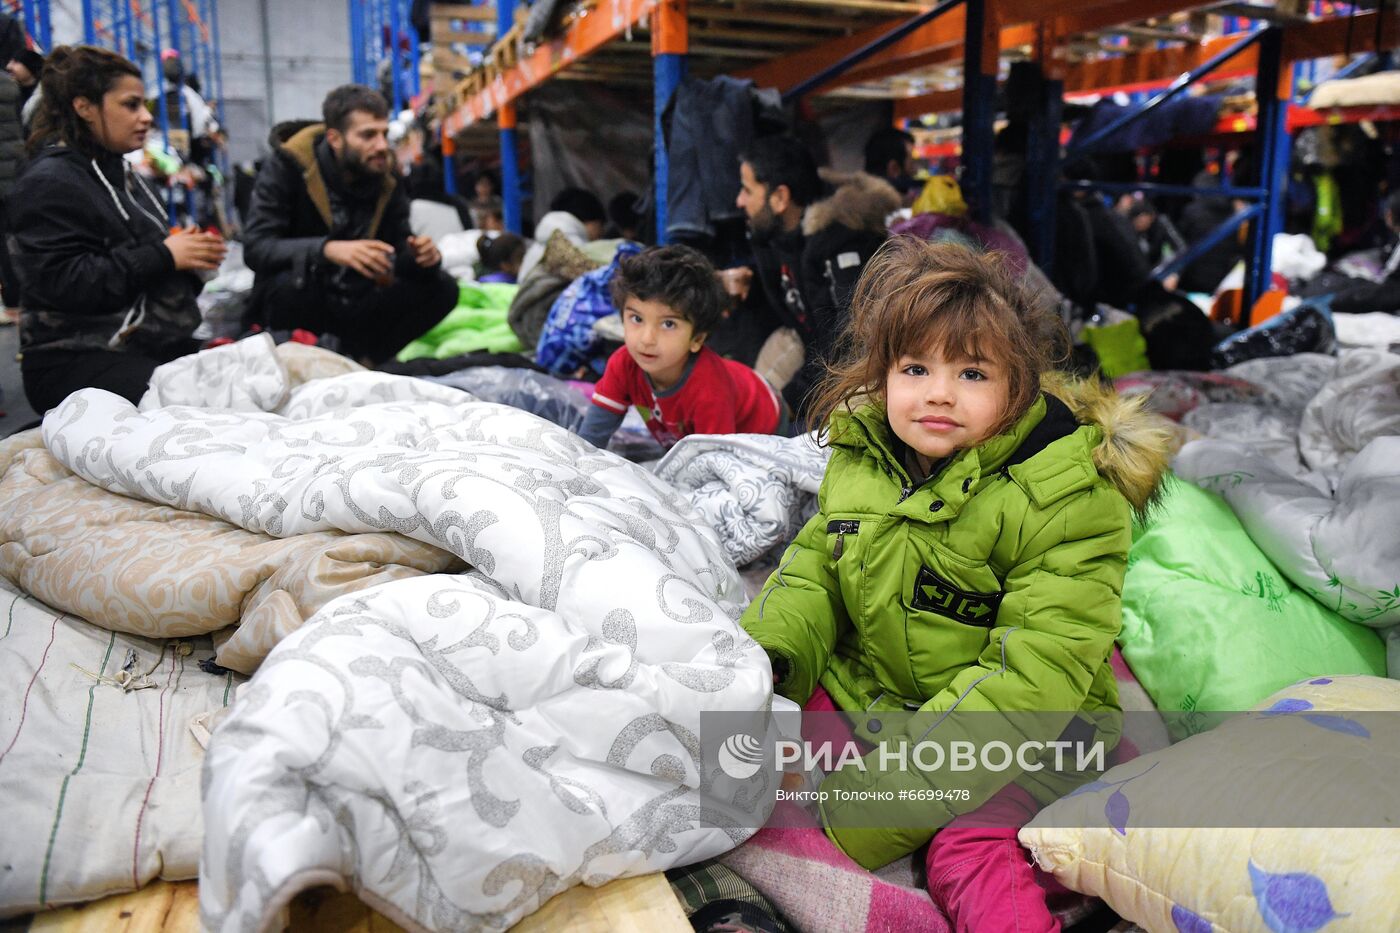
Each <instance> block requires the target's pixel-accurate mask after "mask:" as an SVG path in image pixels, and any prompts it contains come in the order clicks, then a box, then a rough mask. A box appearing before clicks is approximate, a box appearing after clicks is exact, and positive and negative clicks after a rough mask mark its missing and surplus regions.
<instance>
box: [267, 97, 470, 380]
mask: <svg viewBox="0 0 1400 933" xmlns="http://www.w3.org/2000/svg"><path fill="white" fill-rule="evenodd" d="M322 114H323V116H324V121H325V122H324V123H316V124H310V125H302V126H295V125H293V126H287V125H286V124H284V125H282V126H279V127H277V128H276V129H274V130H273V136H274V142H273V145H274V151H273V153H272V155H271V156H269V157H268V158H267V160H266V162H265V163H264V164H263V167H262V170H261V171H260V172H259V174H258V181H257V185H256V186H255V187H254V189H253V197H252V203H251V205H250V207H249V211H248V214H249V217H248V222H247V224H246V226H245V230H244V244H245V245H244V249H245V256H246V258H247V262H248V266H249V267H250V268H251V269H252V270H253V271H254V273H256V277H255V279H254V283H253V295H252V301H251V308H250V316H251V320H250V323H257V324H261V325H262V326H263V327H267V328H270V329H273V330H286V329H291V328H298V327H300V328H304V329H306V330H309V331H312V332H314V333H331V334H335V335H336V336H337V337H339V338H340V341H341V346H342V350H343V352H344V353H345V354H346V355H347V356H350V357H353V358H355V359H358V360H361V361H363V362H367V363H369V364H370V365H377V364H379V363H381V362H384V361H385V360H388V359H389V358H391V357H392V356H393V355H394V354H395V353H397V352H398V351H399V350H400V349H402V348H403V347H404V346H405V345H406V344H407V343H408V342H409V341H411V340H414V339H415V338H417V337H420V336H422V334H424V333H425V332H426V331H428V330H429V329H430V328H431V327H432V326H433V325H435V324H436V323H437V322H438V321H440V320H441V319H442V318H443V317H444V316H445V315H446V314H447V313H448V312H449V311H451V310H452V308H453V307H454V306H455V305H456V303H457V283H456V281H455V280H454V279H453V278H452V277H451V276H449V275H448V274H447V273H445V272H443V271H442V256H441V254H439V252H438V249H437V247H436V245H434V243H433V241H432V240H431V239H430V238H428V237H420V236H413V235H412V233H411V231H410V229H409V225H408V197H407V195H406V194H405V192H404V190H403V185H402V184H401V183H400V180H399V178H398V175H397V173H396V172H395V171H394V166H393V157H392V154H391V152H390V150H389V143H388V128H389V121H388V116H389V108H388V104H386V103H385V101H384V98H383V97H382V96H381V95H379V94H378V93H376V92H375V91H373V90H371V89H370V88H367V87H364V86H362V85H354V84H349V85H345V86H343V87H339V88H336V89H335V90H334V91H331V93H330V94H329V95H328V96H327V97H326V100H325V102H324V104H322Z"/></svg>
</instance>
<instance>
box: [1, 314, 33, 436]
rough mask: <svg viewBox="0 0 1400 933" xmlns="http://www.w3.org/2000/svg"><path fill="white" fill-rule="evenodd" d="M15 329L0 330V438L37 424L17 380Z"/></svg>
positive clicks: (16, 338) (17, 344)
mask: <svg viewBox="0 0 1400 933" xmlns="http://www.w3.org/2000/svg"><path fill="white" fill-rule="evenodd" d="M18 353H19V327H17V326H11V327H0V437H9V436H10V435H11V434H13V433H15V432H16V431H18V430H20V429H21V428H27V427H29V426H30V425H31V424H32V423H33V422H35V421H38V420H39V416H38V415H36V414H34V412H33V410H32V409H30V407H29V403H28V402H26V401H25V400H24V384H23V383H22V382H21V381H20V377H19V360H17V359H15V356H16V354H18Z"/></svg>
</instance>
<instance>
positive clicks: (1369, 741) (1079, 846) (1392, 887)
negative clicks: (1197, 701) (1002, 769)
mask: <svg viewBox="0 0 1400 933" xmlns="http://www.w3.org/2000/svg"><path fill="white" fill-rule="evenodd" d="M1259 709H1260V710H1262V711H1264V713H1263V714H1258V713H1255V714H1249V715H1240V716H1235V717H1233V718H1230V719H1227V720H1226V721H1225V722H1223V723H1222V724H1221V725H1220V726H1218V727H1217V728H1215V729H1213V730H1212V731H1210V732H1205V733H1202V734H1199V735H1195V736H1192V737H1191V738H1189V739H1187V740H1185V741H1183V742H1180V743H1178V744H1177V745H1174V746H1172V747H1170V748H1166V749H1162V750H1160V751H1157V752H1153V753H1152V754H1148V755H1144V756H1142V757H1140V758H1137V759H1134V760H1133V761H1130V762H1127V763H1126V764H1123V765H1119V766H1118V767H1116V768H1113V769H1112V770H1110V771H1108V772H1107V773H1106V774H1104V776H1103V777H1102V779H1100V780H1099V781H1097V782H1094V784H1091V785H1087V786H1086V787H1084V788H1080V789H1079V790H1078V791H1076V792H1075V793H1074V794H1071V795H1069V796H1067V797H1064V798H1062V799H1061V800H1058V801H1056V802H1055V803H1054V804H1052V805H1050V806H1049V807H1047V808H1046V809H1045V810H1043V811H1042V812H1041V813H1040V815H1038V816H1037V817H1036V818H1035V819H1034V820H1032V821H1031V822H1030V823H1029V824H1027V825H1026V826H1025V827H1024V828H1023V829H1022V830H1021V832H1020V840H1021V844H1022V845H1024V846H1026V847H1027V848H1028V849H1030V851H1031V853H1032V854H1033V855H1034V857H1035V859H1036V862H1037V863H1038V864H1039V865H1040V866H1041V867H1042V868H1043V869H1045V870H1046V871H1048V872H1050V873H1052V874H1053V875H1054V876H1055V877H1056V878H1057V879H1059V880H1060V881H1061V882H1062V883H1063V884H1065V885H1066V886H1067V887H1069V888H1072V889H1073V890H1076V891H1080V892H1083V893H1085V894H1091V895H1094V896H1097V897H1101V898H1103V899H1104V900H1105V901H1107V902H1108V904H1109V906H1110V907H1112V908H1113V909H1114V910H1115V911H1116V912H1117V913H1118V914H1119V915H1120V916H1122V917H1123V918H1125V919H1127V920H1132V921H1134V922H1136V923H1139V924H1141V925H1142V926H1143V927H1145V928H1147V929H1148V930H1153V931H1157V930H1162V931H1173V930H1179V931H1185V933H1204V931H1209V930H1222V931H1223V930H1228V931H1245V930H1261V931H1263V930H1271V931H1274V933H1284V931H1288V933H1311V931H1313V930H1324V929H1325V930H1326V931H1327V933H1341V931H1348V930H1351V931H1358V933H1360V931H1366V933H1372V931H1380V930H1400V885H1397V884H1396V883H1395V880H1396V870H1397V868H1396V867H1397V866H1400V791H1397V790H1396V782H1395V777H1394V776H1395V774H1396V773H1397V772H1400V715H1396V714H1393V713H1390V714H1385V715H1376V714H1374V713H1373V714H1370V715H1365V716H1342V715H1337V713H1338V712H1339V711H1340V712H1345V711H1354V710H1400V683H1397V682H1395V681H1393V680H1386V679H1383V678H1378V677H1361V676H1352V677H1335V678H1329V677H1319V678H1314V679H1312V680H1309V681H1305V682H1302V683H1299V684H1295V685H1293V686H1292V687H1288V688H1285V689H1284V690H1281V691H1279V692H1278V693H1276V694H1274V695H1273V696H1272V697H1270V698H1269V699H1267V700H1265V701H1264V702H1263V703H1262V704H1260V706H1259ZM1265 802H1268V803H1271V804H1277V805H1281V806H1283V807H1284V808H1285V812H1289V813H1300V814H1317V813H1320V812H1325V813H1326V814H1327V817H1328V820H1327V824H1326V825H1327V826H1328V827H1336V826H1346V827H1348V828H1319V827H1318V826H1314V827H1306V826H1301V827H1300V826H1292V827H1288V826H1283V825H1281V823H1286V822H1294V823H1305V822H1307V820H1306V819H1298V820H1285V821H1275V822H1274V823H1273V824H1272V826H1271V827H1269V828H1258V825H1259V824H1258V823H1255V824H1254V825H1253V827H1251V828H1240V827H1245V826H1250V821H1249V818H1248V817H1247V816H1246V814H1249V813H1250V812H1251V811H1252V809H1257V808H1259V807H1261V806H1262V805H1263V804H1264V803H1265ZM1203 809H1204V811H1205V812H1209V813H1217V814H1229V815H1231V817H1232V819H1230V820H1229V821H1231V822H1234V823H1235V827H1234V828H1219V827H1216V828H1204V829H1203V828H1184V827H1187V826H1190V825H1192V819H1193V816H1194V815H1195V814H1197V813H1200V812H1202V810H1203ZM1207 821H1209V820H1208V819H1207ZM1224 821H1225V820H1222V822H1224ZM1317 822H1319V823H1321V822H1322V821H1321V820H1318V821H1317Z"/></svg>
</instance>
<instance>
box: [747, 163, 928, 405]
mask: <svg viewBox="0 0 1400 933" xmlns="http://www.w3.org/2000/svg"><path fill="white" fill-rule="evenodd" d="M823 178H825V180H826V181H827V182H829V183H831V184H832V185H833V186H834V187H835V190H834V191H833V193H832V194H831V195H830V196H829V197H826V198H824V199H822V200H818V199H819V198H821V196H822V193H823ZM739 183H740V188H739V193H738V195H737V197H736V198H735V204H736V205H737V206H738V207H739V208H740V209H741V210H743V212H744V215H745V217H746V218H747V220H748V228H749V242H750V244H751V246H752V247H753V257H754V269H753V271H756V272H757V275H758V280H759V285H760V286H761V287H762V289H763V293H764V295H765V297H766V298H767V302H768V305H769V307H770V308H771V309H772V310H773V311H774V312H775V313H776V314H777V316H778V318H779V320H780V321H781V322H782V323H783V325H785V326H786V327H790V328H792V330H793V331H795V332H796V335H797V336H798V337H799V338H800V339H801V341H802V344H803V357H804V359H803V363H802V366H801V368H800V369H799V370H798V372H797V373H796V375H794V376H793V377H792V379H791V380H790V381H789V382H788V383H787V384H786V385H785V386H784V387H783V398H784V399H785V400H786V401H787V403H788V405H789V406H790V407H791V408H792V410H793V411H794V412H795V413H796V414H797V415H798V416H799V418H802V417H804V416H805V414H806V411H805V409H806V402H807V401H808V400H809V396H810V395H811V391H812V389H813V388H814V387H815V386H816V384H817V383H818V382H820V381H821V378H822V375H823V374H824V372H825V369H824V363H825V362H826V361H827V360H828V359H830V358H831V357H832V355H833V354H834V353H835V351H836V347H835V342H836V338H837V337H838V336H839V335H840V333H841V331H842V330H843V329H844V327H845V325H846V317H847V315H848V313H849V309H850V304H851V294H852V292H854V291H855V286H856V282H857V281H858V280H859V279H860V273H861V270H862V269H863V268H865V263H866V261H867V260H869V259H870V257H871V256H872V255H873V254H874V253H875V251H876V250H877V249H879V248H880V246H881V245H882V244H883V243H884V242H885V239H886V238H887V236H888V231H887V229H886V226H885V220H886V217H887V216H888V215H889V214H891V213H892V212H893V211H896V210H898V209H899V205H900V199H899V194H898V192H896V191H895V190H894V188H893V187H891V186H890V184H889V183H888V182H886V181H885V180H883V179H879V178H875V177H873V176H871V175H868V174H866V173H864V172H854V173H851V174H849V175H841V174H837V173H834V172H826V173H825V174H824V176H823V175H819V174H818V172H817V167H816V163H815V162H814V160H813V159H812V156H811V155H810V153H808V151H807V148H806V147H805V146H804V145H803V144H802V143H801V142H800V141H799V140H798V139H797V138H796V137H794V136H787V135H784V136H767V137H763V138H760V139H758V140H757V141H755V142H754V144H753V145H752V146H751V147H750V148H749V150H748V152H746V153H744V155H743V156H742V157H741V160H740V163H739ZM752 274H753V272H750V271H749V270H746V269H726V270H725V271H724V272H722V273H721V274H720V281H721V283H722V284H723V285H724V287H725V288H726V290H728V291H729V292H730V293H731V294H734V295H737V296H740V297H746V296H747V292H748V288H749V282H750V280H751V278H752ZM760 356H762V355H760Z"/></svg>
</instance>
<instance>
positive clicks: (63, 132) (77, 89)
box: [25, 45, 141, 156]
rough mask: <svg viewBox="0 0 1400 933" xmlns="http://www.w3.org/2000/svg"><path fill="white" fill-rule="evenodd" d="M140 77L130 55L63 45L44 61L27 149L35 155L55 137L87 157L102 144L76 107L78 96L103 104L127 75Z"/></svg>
mask: <svg viewBox="0 0 1400 933" xmlns="http://www.w3.org/2000/svg"><path fill="white" fill-rule="evenodd" d="M128 75H129V76H131V77H133V78H137V79H139V78H141V69H140V68H137V67H136V65H135V64H133V63H132V61H131V60H130V59H128V58H125V57H123V56H121V55H118V54H117V53H116V52H111V51H108V50H107V49H100V48H98V47H97V46H94V45H77V46H70V45H60V46H59V47H58V48H56V49H54V50H53V51H52V52H50V53H49V57H48V58H47V59H45V60H44V77H43V81H42V87H43V99H42V101H41V102H40V105H39V112H38V113H37V114H35V116H34V128H33V130H32V131H31V132H30V134H29V139H28V140H27V141H26V143H25V148H26V149H28V150H29V154H30V155H33V154H34V153H36V152H38V151H39V150H40V149H41V148H43V147H44V146H45V145H46V144H47V143H49V142H53V141H55V140H57V141H59V142H62V143H63V144H64V145H66V146H69V147H71V148H73V149H76V150H78V151H79V152H81V153H83V154H84V155H87V156H95V155H99V154H100V152H101V149H102V146H101V145H100V144H99V143H98V141H97V139H96V137H94V136H93V135H92V130H91V129H90V128H89V127H88V125H87V124H86V123H84V122H83V119H82V118H81V117H79V116H78V113H77V111H75V110H74V109H73V101H75V100H77V99H78V98H79V97H83V98H86V99H87V100H90V101H92V102H93V103H94V104H97V105H98V106H99V107H100V106H101V105H102V98H103V96H104V95H106V93H107V92H108V91H110V90H111V89H112V87H113V86H114V85H115V84H116V83H117V81H118V80H120V79H121V78H123V77H125V76H128Z"/></svg>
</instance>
